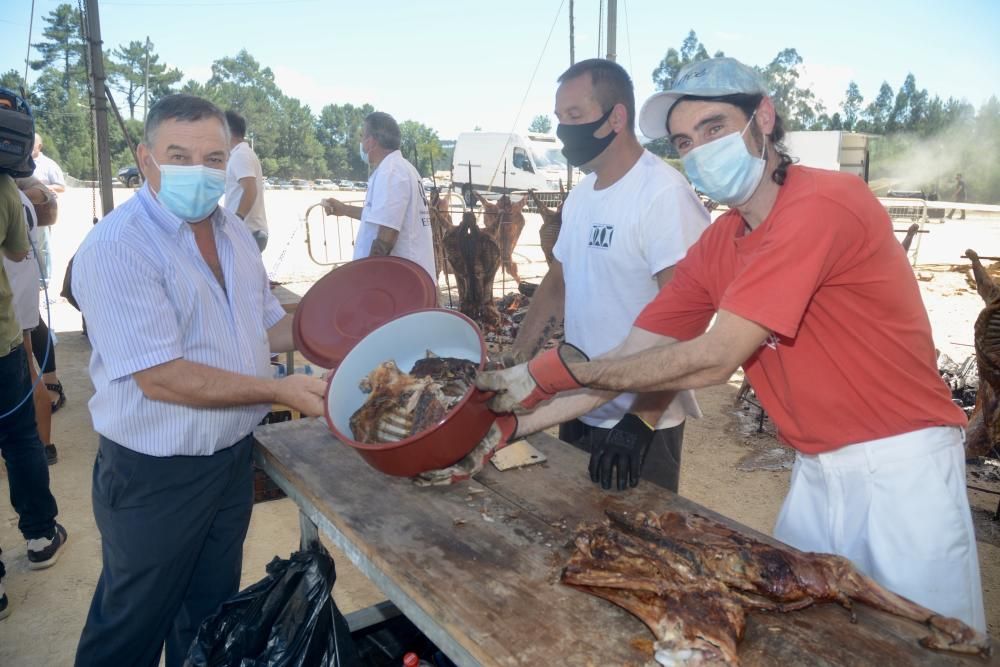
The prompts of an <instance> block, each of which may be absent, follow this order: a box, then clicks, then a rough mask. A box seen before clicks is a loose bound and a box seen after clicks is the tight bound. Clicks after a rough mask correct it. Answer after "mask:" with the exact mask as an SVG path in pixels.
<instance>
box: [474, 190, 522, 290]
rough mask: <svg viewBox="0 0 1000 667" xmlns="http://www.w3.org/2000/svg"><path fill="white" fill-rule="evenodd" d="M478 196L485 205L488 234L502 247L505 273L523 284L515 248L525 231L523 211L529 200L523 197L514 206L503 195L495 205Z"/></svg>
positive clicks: (477, 194)
mask: <svg viewBox="0 0 1000 667" xmlns="http://www.w3.org/2000/svg"><path fill="white" fill-rule="evenodd" d="M476 196H477V197H479V201H480V202H481V203H482V205H483V218H484V219H483V223H484V225H485V227H486V233H487V234H489V235H490V236H491V237H493V239H494V240H495V241H496V242H497V245H498V246H500V260H501V262H502V263H503V268H504V271H506V272H507V273H508V274H509V275H510V277H511V278H513V279H514V282H515V283H519V282H521V278H520V276H518V274H517V264H515V263H514V247H515V246H516V245H517V240H518V239H519V238H520V237H521V230H523V229H524V214H523V213H522V212H521V211H522V209H523V208H524V205H525V204H527V203H528V198H527V197H521V200H520V201H519V202H517V203H516V204H514V203H512V202H511V201H510V197H508V196H507V195H503V196H502V197H500V199H498V200H497V203H495V204H493V203H490V202H489V201H488V200H487V199H486V198H485V197H483V196H482V195H481V194H479V193H476Z"/></svg>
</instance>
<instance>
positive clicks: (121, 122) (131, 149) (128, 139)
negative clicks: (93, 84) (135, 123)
mask: <svg viewBox="0 0 1000 667" xmlns="http://www.w3.org/2000/svg"><path fill="white" fill-rule="evenodd" d="M104 92H105V93H107V95H108V102H110V103H111V111H113V112H114V114H115V119H116V120H117V121H118V127H119V128H121V131H122V135H124V136H125V143H126V144H128V150H129V152H130V153H132V160H133V161H134V162H135V166H136V169H138V170H139V175H140V176H142V180H146V175H145V174H144V173H142V165H141V164H139V156H138V155H136V153H135V144H133V143H132V137H130V136H129V133H128V128H126V127H125V120H124V119H123V118H122V115H121V112H120V111H118V105H117V104H115V98H114V97H112V96H111V91H110V90H108V89H107V88H105V89H104Z"/></svg>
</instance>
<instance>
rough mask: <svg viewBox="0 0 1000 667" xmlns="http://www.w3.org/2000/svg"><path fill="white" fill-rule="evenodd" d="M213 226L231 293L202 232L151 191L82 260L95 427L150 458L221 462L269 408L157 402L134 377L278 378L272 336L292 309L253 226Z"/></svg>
mask: <svg viewBox="0 0 1000 667" xmlns="http://www.w3.org/2000/svg"><path fill="white" fill-rule="evenodd" d="M210 223H211V225H212V229H213V231H214V233H215V243H216V247H217V250H218V255H219V262H220V264H221V265H222V273H223V276H224V278H225V283H226V288H225V290H223V289H222V286H221V285H220V284H219V282H218V280H216V278H215V276H214V275H213V274H212V271H211V269H209V267H208V265H207V264H206V263H205V260H204V259H203V258H202V255H201V252H200V251H199V250H198V246H197V244H196V242H195V237H194V232H193V231H192V230H191V228H190V225H189V224H188V223H186V222H184V221H183V220H181V219H180V218H178V217H177V216H175V215H174V214H172V213H170V212H169V211H167V210H166V209H165V208H164V207H163V206H161V205H160V203H159V202H158V201H157V200H156V198H155V197H154V195H153V194H152V192H151V191H150V190H149V186H148V185H146V186H144V187H143V188H142V189H141V190H139V192H138V193H137V194H136V195H135V196H134V197H132V198H131V199H130V200H129V201H127V202H126V203H125V204H124V205H122V206H120V207H118V208H116V209H115V210H114V211H112V212H111V213H110V214H109V215H108V216H107V217H106V218H104V219H103V220H102V221H101V222H100V224H98V225H96V226H95V227H94V228H93V229H92V230H91V231H90V233H89V234H88V235H87V238H86V239H85V240H84V242H83V244H82V245H81V246H80V249H79V250H78V251H77V254H76V257H75V258H74V260H73V294H74V296H75V297H76V299H77V301H78V303H79V304H80V310H81V312H82V313H83V316H84V317H85V318H86V320H87V333H88V335H89V336H90V342H91V345H92V347H93V353H92V355H91V358H90V376H91V380H92V381H93V383H94V389H95V393H94V397H93V398H92V399H91V400H90V404H89V407H90V413H91V417H92V418H93V422H94V430H95V431H97V432H98V433H100V434H101V435H103V436H104V437H106V438H109V439H110V440H113V441H115V442H117V443H118V444H120V445H122V446H124V447H127V448H129V449H131V450H134V451H137V452H140V453H142V454H148V455H150V456H178V455H187V456H208V455H211V454H214V453H215V452H217V451H219V450H221V449H225V448H227V447H230V446H232V445H233V444H235V443H236V442H238V441H239V440H240V439H242V438H243V437H245V436H246V435H247V434H248V433H250V432H251V431H252V430H253V428H254V426H256V425H257V423H258V422H260V420H261V419H262V418H263V416H264V415H265V414H266V413H267V411H268V409H269V406H267V405H248V406H234V407H226V408H196V407H190V406H186V405H178V404H175V403H166V402H163V401H154V400H152V399H149V398H147V397H146V396H145V395H144V394H143V393H142V390H141V389H140V388H139V385H138V383H136V381H135V379H134V377H133V373H136V372H138V371H141V370H145V369H147V368H152V367H153V366H158V365H160V364H164V363H167V362H168V361H172V360H174V359H186V360H187V361H191V362H194V363H199V364H204V365H206V366H212V367H214V368H220V369H223V370H227V371H231V372H233V373H241V374H243V375H254V376H258V377H270V375H271V369H270V349H269V344H268V339H267V330H268V329H269V328H271V327H272V326H274V325H275V324H277V322H278V321H279V320H281V319H282V317H284V315H285V312H284V310H283V309H282V307H281V304H280V303H278V300H277V299H276V298H275V297H274V295H273V294H271V291H270V288H269V284H268V278H267V273H266V271H265V270H264V265H263V263H262V262H261V258H260V252H259V251H258V250H257V243H256V242H255V241H254V240H253V237H252V236H251V235H250V232H249V231H248V230H247V228H246V226H245V225H242V224H240V221H239V219H238V218H236V217H235V216H234V215H233V214H232V213H229V212H228V211H226V210H225V209H223V208H222V207H221V206H219V207H218V208H216V210H215V212H214V213H213V214H212V217H211V220H210ZM223 398H224V397H223Z"/></svg>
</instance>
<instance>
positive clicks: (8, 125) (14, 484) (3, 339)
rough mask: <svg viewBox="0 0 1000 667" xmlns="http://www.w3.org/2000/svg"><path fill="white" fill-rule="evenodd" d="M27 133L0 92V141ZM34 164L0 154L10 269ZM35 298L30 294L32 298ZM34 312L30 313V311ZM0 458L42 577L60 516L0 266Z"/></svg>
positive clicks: (58, 541) (20, 246) (60, 534)
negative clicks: (26, 180)
mask: <svg viewBox="0 0 1000 667" xmlns="http://www.w3.org/2000/svg"><path fill="white" fill-rule="evenodd" d="M25 129H27V130H28V132H29V134H28V136H29V137H30V133H31V132H33V131H34V120H33V118H32V115H31V110H30V108H29V107H28V104H27V102H25V101H24V100H23V99H22V98H21V97H20V95H18V94H17V93H15V92H13V91H11V90H9V89H7V88H0V141H3V142H4V143H5V145H7V146H16V145H17V144H18V141H19V139H20V137H21V136H23V131H24V130H25ZM33 169H34V162H33V161H32V159H31V156H30V153H29V152H28V151H27V149H26V148H25V151H24V155H17V154H16V153H15V152H14V151H6V152H3V153H2V154H0V252H2V254H3V256H4V257H5V258H6V259H8V260H10V261H12V262H23V261H25V259H26V258H27V257H28V254H29V252H30V250H31V245H30V243H29V241H28V225H27V224H26V222H25V217H24V216H25V213H24V207H23V206H22V203H21V198H20V196H19V194H18V189H17V185H16V184H15V182H14V177H18V178H23V177H25V176H30V175H31V172H32V170H33ZM35 294H36V297H37V291H36V292H35ZM34 310H37V308H35V309H34ZM0 378H2V381H0V454H2V455H3V459H4V464H5V465H6V468H7V480H8V482H9V484H10V504H11V505H12V506H13V508H14V511H15V512H17V516H18V523H17V527H18V529H19V530H20V531H21V534H22V535H24V538H25V539H26V540H27V556H28V567H29V568H30V569H44V568H47V567H51V566H52V565H54V564H55V563H56V561H57V560H58V559H59V557H60V555H61V553H62V551H63V545H65V543H66V538H67V533H66V529H65V528H63V527H62V526H61V525H59V524H58V523H57V522H56V515H57V514H58V512H59V508H58V506H57V505H56V499H55V497H53V495H52V491H51V490H50V488H49V467H48V465H46V462H45V450H44V448H43V447H42V441H41V440H40V439H39V437H38V426H37V423H36V421H35V406H34V401H32V388H31V377H30V375H29V371H28V354H27V352H26V350H25V348H24V343H23V337H22V329H21V325H20V324H19V323H18V321H17V316H16V312H15V309H14V298H13V293H12V291H11V287H10V282H9V280H8V277H7V270H6V268H5V266H4V264H3V263H2V262H0ZM6 574H7V571H6V569H5V568H4V564H3V562H2V561H0V619H3V618H6V617H7V616H9V615H10V613H11V609H10V600H9V599H8V597H7V592H6V590H5V588H4V578H5V576H6Z"/></svg>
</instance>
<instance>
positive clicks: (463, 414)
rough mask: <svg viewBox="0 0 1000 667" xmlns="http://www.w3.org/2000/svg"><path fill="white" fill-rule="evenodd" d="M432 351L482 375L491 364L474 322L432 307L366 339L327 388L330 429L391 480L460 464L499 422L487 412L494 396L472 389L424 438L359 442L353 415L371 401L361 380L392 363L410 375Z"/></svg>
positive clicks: (420, 436)
mask: <svg viewBox="0 0 1000 667" xmlns="http://www.w3.org/2000/svg"><path fill="white" fill-rule="evenodd" d="M428 350H431V351H432V352H434V354H436V355H437V356H439V357H455V358H458V359H468V360H470V361H472V362H474V363H476V364H478V366H479V368H480V370H482V368H483V365H484V364H485V362H486V344H485V343H484V342H483V337H482V334H481V333H480V331H479V327H477V326H476V324H475V323H474V322H473V321H472V320H470V319H469V318H468V317H466V316H465V315H462V314H461V313H456V312H454V311H451V310H444V309H441V308H429V309H427V310H420V311H417V312H414V313H409V314H407V315H401V316H400V317H397V318H396V319H394V320H392V321H391V322H388V323H387V324H383V325H382V326H380V327H379V328H378V329H375V330H374V331H372V332H371V333H370V334H368V335H367V336H365V337H364V339H363V340H362V341H361V342H360V343H358V344H357V345H355V346H354V348H353V349H352V350H351V351H350V352H349V353H348V354H347V356H346V357H345V358H344V360H343V361H342V362H341V364H340V365H339V366H338V367H337V370H336V371H335V372H334V374H333V377H332V378H331V379H330V383H329V385H328V386H327V392H326V421H327V424H328V425H329V426H330V430H331V431H332V432H333V434H334V435H335V436H337V438H338V439H339V440H341V441H342V442H344V443H346V444H348V445H350V446H351V447H353V448H354V449H356V450H357V451H358V453H359V454H361V457H362V458H363V459H364V460H365V461H367V462H368V464H369V465H371V466H372V467H373V468H375V469H376V470H379V471H381V472H384V473H385V474H387V475H398V476H400V477H412V476H414V475H417V474H419V473H422V472H425V471H427V470H436V469H438V468H446V467H448V466H450V465H451V464H453V463H456V462H457V461H459V460H460V459H461V458H462V457H463V456H465V455H466V454H468V453H469V452H470V451H472V448H473V447H475V446H476V445H477V444H478V443H479V441H480V440H482V439H483V437H485V436H486V434H487V432H488V431H489V429H490V426H491V425H492V424H493V422H494V420H495V419H496V415H494V414H493V413H492V412H490V410H489V408H487V407H486V401H487V399H488V398H489V394H486V393H483V392H481V391H479V390H478V389H476V388H475V387H471V388H470V389H469V391H468V392H466V394H465V396H463V397H462V400H461V401H460V402H459V403H458V404H457V405H456V406H455V407H453V408H452V409H451V410H450V411H449V412H448V414H446V415H445V416H444V418H443V419H442V420H441V421H440V422H438V423H437V424H435V425H434V426H432V427H430V428H428V429H426V430H424V431H422V432H421V433H417V434H415V435H412V436H410V437H409V438H406V439H405V440H400V441H399V442H391V443H384V444H365V443H363V442H358V441H356V440H355V439H354V437H353V434H352V433H351V426H350V419H351V415H353V414H354V413H355V411H357V409H358V408H360V407H361V406H362V404H364V402H365V400H366V399H367V398H368V395H367V394H365V393H364V392H362V391H361V389H360V388H359V386H358V385H359V384H360V383H361V381H362V380H363V379H364V378H365V377H366V376H367V375H368V374H369V373H371V371H372V370H374V369H375V368H376V367H377V366H378V365H379V364H381V363H383V362H384V361H387V360H389V359H392V360H394V361H395V362H396V365H397V366H398V367H399V368H400V369H401V370H403V371H404V372H405V371H407V370H409V369H410V368H412V367H413V364H414V363H415V362H416V361H417V360H418V359H423V358H424V357H425V356H426V355H427V351H428Z"/></svg>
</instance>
